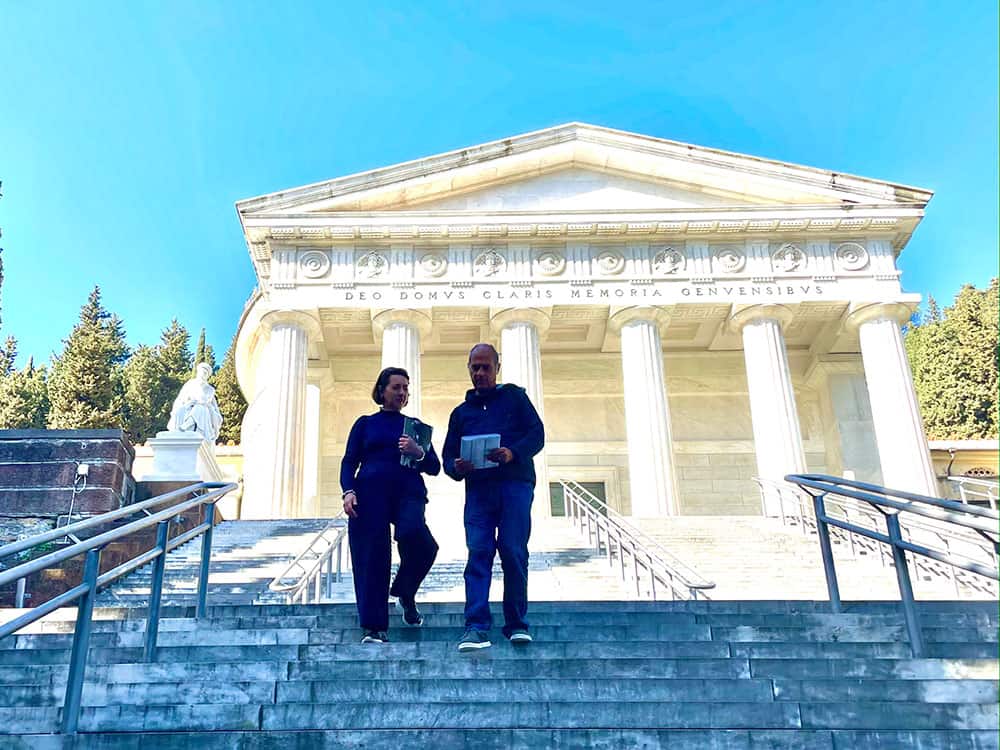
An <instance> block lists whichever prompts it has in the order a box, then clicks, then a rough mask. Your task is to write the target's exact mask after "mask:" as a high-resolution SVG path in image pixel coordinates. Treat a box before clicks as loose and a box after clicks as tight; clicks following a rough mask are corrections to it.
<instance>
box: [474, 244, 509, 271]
mask: <svg viewBox="0 0 1000 750" xmlns="http://www.w3.org/2000/svg"><path fill="white" fill-rule="evenodd" d="M506 267H507V260H506V258H504V257H503V256H502V255H501V254H500V253H498V252H497V251H496V250H493V249H490V250H486V251H485V252H482V253H480V254H479V255H477V256H476V259H475V261H473V263H472V272H473V273H474V274H475V275H476V276H495V275H496V274H498V273H500V272H501V271H503V270H504V269H505V268H506Z"/></svg>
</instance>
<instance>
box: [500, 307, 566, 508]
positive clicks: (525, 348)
mask: <svg viewBox="0 0 1000 750" xmlns="http://www.w3.org/2000/svg"><path fill="white" fill-rule="evenodd" d="M490 312H491V315H490V326H491V327H492V329H493V331H494V332H495V333H497V334H499V336H500V356H501V357H502V362H501V368H500V376H499V380H500V381H501V382H503V383H513V384H514V385H519V386H521V387H522V388H524V390H525V392H526V393H527V394H528V398H529V399H531V403H532V405H533V406H534V407H535V411H537V412H538V416H539V417H541V418H542V421H543V422H544V421H545V405H544V403H543V396H542V352H541V338H542V336H544V335H545V333H546V332H547V331H548V330H549V323H550V318H549V314H548V312H546V311H545V310H540V309H538V308H534V307H529V308H523V309H518V308H508V309H502V310H491V311H490ZM535 476H536V482H535V499H536V500H537V502H536V503H535V504H534V505H533V506H532V509H533V512H534V514H535V515H536V516H540V517H547V516H549V515H551V513H552V507H551V504H550V503H549V480H548V471H547V468H546V464H545V450H544V449H543V450H542V451H541V453H539V454H538V455H536V456H535Z"/></svg>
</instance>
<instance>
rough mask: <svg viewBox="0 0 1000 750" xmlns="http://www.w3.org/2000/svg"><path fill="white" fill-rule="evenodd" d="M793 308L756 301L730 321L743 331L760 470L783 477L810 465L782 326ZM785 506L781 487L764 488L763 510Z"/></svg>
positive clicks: (776, 478) (764, 474) (777, 510)
mask: <svg viewBox="0 0 1000 750" xmlns="http://www.w3.org/2000/svg"><path fill="white" fill-rule="evenodd" d="M792 316H793V313H792V311H791V310H790V309H788V308H787V307H784V306H783V305H753V306H751V307H745V308H743V309H741V310H737V311H736V312H735V313H734V314H733V316H732V317H731V318H730V319H729V325H730V326H731V327H732V328H733V330H735V331H739V332H742V334H743V356H744V359H745V360H746V370H747V390H748V391H749V395H750V418H751V421H752V422H753V443H754V451H755V453H756V455H757V476H759V477H760V478H761V479H769V480H771V481H774V482H780V481H782V480H783V479H784V477H785V475H786V474H801V473H803V472H805V470H806V459H805V454H804V453H803V451H802V431H801V429H800V427H799V414H798V410H797V409H796V407H795V391H794V389H793V388H792V377H791V373H790V372H789V370H788V354H787V353H786V351H785V337H784V335H783V333H782V330H783V329H784V327H785V326H786V325H788V323H789V321H791V319H792ZM780 512H781V507H780V505H779V498H778V495H777V493H776V492H769V491H768V490H767V489H766V488H765V490H764V515H767V516H777V515H779V514H780Z"/></svg>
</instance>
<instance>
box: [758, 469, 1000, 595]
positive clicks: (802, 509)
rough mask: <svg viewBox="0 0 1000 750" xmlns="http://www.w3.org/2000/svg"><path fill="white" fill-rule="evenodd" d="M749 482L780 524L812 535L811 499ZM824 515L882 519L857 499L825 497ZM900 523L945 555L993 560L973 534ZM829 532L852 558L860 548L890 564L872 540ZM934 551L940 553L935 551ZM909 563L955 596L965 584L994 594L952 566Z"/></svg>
mask: <svg viewBox="0 0 1000 750" xmlns="http://www.w3.org/2000/svg"><path fill="white" fill-rule="evenodd" d="M753 479H754V481H755V482H756V483H757V485H758V486H759V487H760V490H761V498H762V500H763V498H764V496H765V494H766V493H768V492H770V493H771V497H777V500H778V504H777V508H778V512H779V515H780V517H781V522H782V523H783V524H784V525H786V526H795V525H797V526H798V527H799V528H800V530H801V531H802V532H803V533H815V532H816V524H815V521H814V520H813V509H812V502H811V497H810V496H809V495H808V494H807V493H806V492H804V491H803V490H802V489H801V488H800V487H798V486H796V485H793V484H789V483H788V482H784V481H775V480H770V479H763V478H761V477H754V478H753ZM870 486H877V485H870ZM827 512H828V513H830V514H831V515H838V514H839V516H840V518H841V520H846V521H850V520H852V518H855V519H857V518H858V517H860V519H859V520H862V521H869V522H870V523H872V524H873V525H875V526H880V525H884V522H883V519H884V516H883V514H882V513H881V512H879V511H878V510H875V509H874V508H871V507H869V506H868V505H867V504H866V503H864V502H862V501H860V500H855V499H853V498H850V497H846V496H844V497H835V498H828V499H827ZM901 524H902V528H903V530H904V531H905V532H907V534H908V536H910V537H911V538H916V537H918V536H921V537H924V538H926V537H927V536H928V535H932V536H933V537H936V538H937V540H938V541H939V542H940V543H941V545H942V546H943V549H944V552H945V553H946V554H954V555H959V554H961V553H959V552H956V551H955V550H954V547H955V546H958V547H966V548H968V547H970V546H971V547H975V548H976V550H977V551H978V552H980V553H981V555H980V556H981V557H984V558H987V559H989V560H993V561H995V560H996V551H995V550H994V549H993V545H992V544H989V543H987V542H985V541H984V540H983V539H982V537H981V536H980V535H979V534H978V533H976V532H971V531H963V530H957V529H953V528H950V527H949V526H948V525H947V524H945V523H943V522H941V521H938V520H934V519H931V518H924V517H922V516H917V517H914V518H904V519H903V520H902V521H901ZM879 530H880V531H881V530H882V529H881V528H880V529H879ZM831 533H832V534H833V536H834V538H836V539H839V540H840V541H842V542H846V543H847V545H848V546H849V548H850V556H851V557H855V556H856V554H857V548H858V547H861V548H862V549H865V550H868V551H870V552H874V553H876V554H877V555H878V557H879V560H880V562H881V563H882V564H883V565H887V564H889V563H891V561H892V558H891V556H889V557H888V558H887V556H886V554H885V547H884V546H883V545H882V544H880V543H879V542H877V541H875V540H872V539H868V538H867V537H861V538H860V539H859V538H857V537H856V536H855V535H854V534H851V533H849V532H847V531H844V530H843V529H840V528H838V527H834V528H833V529H832V531H831ZM938 551H941V550H940V549H939V550H938ZM962 556H963V557H965V558H966V559H970V560H973V559H975V558H974V557H973V556H971V555H968V554H965V555H962ZM910 564H911V565H913V566H914V569H915V570H918V571H923V572H925V573H930V574H932V575H935V576H942V577H945V578H949V579H950V580H951V582H952V584H953V585H954V586H955V591H956V594H959V595H961V592H962V589H961V585H965V586H966V587H967V588H973V589H979V590H981V591H985V592H987V593H994V592H995V591H996V586H994V585H992V584H979V583H978V582H977V581H976V580H975V579H972V580H970V579H969V578H968V577H967V576H963V575H961V571H958V570H956V569H955V568H954V567H952V566H950V565H947V564H944V563H938V562H937V561H935V560H931V559H929V558H924V557H923V556H919V557H913V558H910Z"/></svg>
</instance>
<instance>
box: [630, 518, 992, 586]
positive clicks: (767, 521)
mask: <svg viewBox="0 0 1000 750" xmlns="http://www.w3.org/2000/svg"><path fill="white" fill-rule="evenodd" d="M633 523H634V524H635V525H636V526H637V527H639V528H641V529H642V530H643V531H644V532H645V533H646V534H648V535H649V536H651V537H652V538H653V539H655V540H656V541H657V542H659V543H660V544H661V545H663V546H664V547H665V548H666V549H668V550H669V551H670V552H672V553H673V554H675V555H676V556H677V557H679V558H680V559H682V560H684V561H685V562H686V563H688V564H689V565H691V566H692V567H693V568H694V569H695V570H697V571H698V572H699V573H700V574H702V575H703V576H704V577H705V578H707V579H709V580H712V581H715V583H716V586H715V588H714V589H713V590H711V591H709V592H708V596H709V597H710V598H711V599H778V598H780V599H806V600H821V599H826V598H827V589H826V578H825V576H824V574H823V563H822V559H821V558H820V551H819V541H818V539H817V537H816V535H815V534H803V533H802V531H801V530H797V529H791V528H789V527H787V526H784V525H783V524H782V523H781V521H780V520H778V519H774V518H763V517H760V516H675V517H672V518H644V519H636V520H635V521H633ZM847 547H848V545H847V544H846V543H844V542H839V543H835V544H834V556H835V559H836V567H837V580H838V582H839V584H840V595H841V598H842V599H844V600H851V599H854V600H863V601H870V600H898V599H899V587H898V585H897V583H896V575H895V572H894V569H893V568H892V567H891V566H887V565H883V563H882V561H881V560H880V558H879V555H878V554H877V553H875V552H872V551H869V550H866V549H865V548H864V547H862V546H860V545H858V546H857V547H856V550H855V553H854V554H853V555H852V554H851V551H850V550H849V549H848V548H847ZM885 551H886V554H890V553H889V549H888V547H886V548H885ZM890 560H891V558H890ZM970 575H972V574H970ZM911 578H912V582H913V589H914V593H915V595H916V596H917V598H918V599H944V600H952V599H956V598H959V597H957V594H958V591H957V590H956V586H955V584H954V582H953V581H951V580H950V579H948V578H945V577H943V576H938V575H928V574H927V573H926V572H924V571H922V572H921V574H919V575H916V574H913V573H912V566H911ZM983 580H984V581H985V580H986V579H983ZM960 598H962V599H966V598H971V599H984V600H990V599H992V600H993V601H994V602H995V601H996V597H995V596H990V595H989V594H988V593H984V592H982V591H978V592H977V591H969V590H965V589H963V590H962V591H961V597H960Z"/></svg>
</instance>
